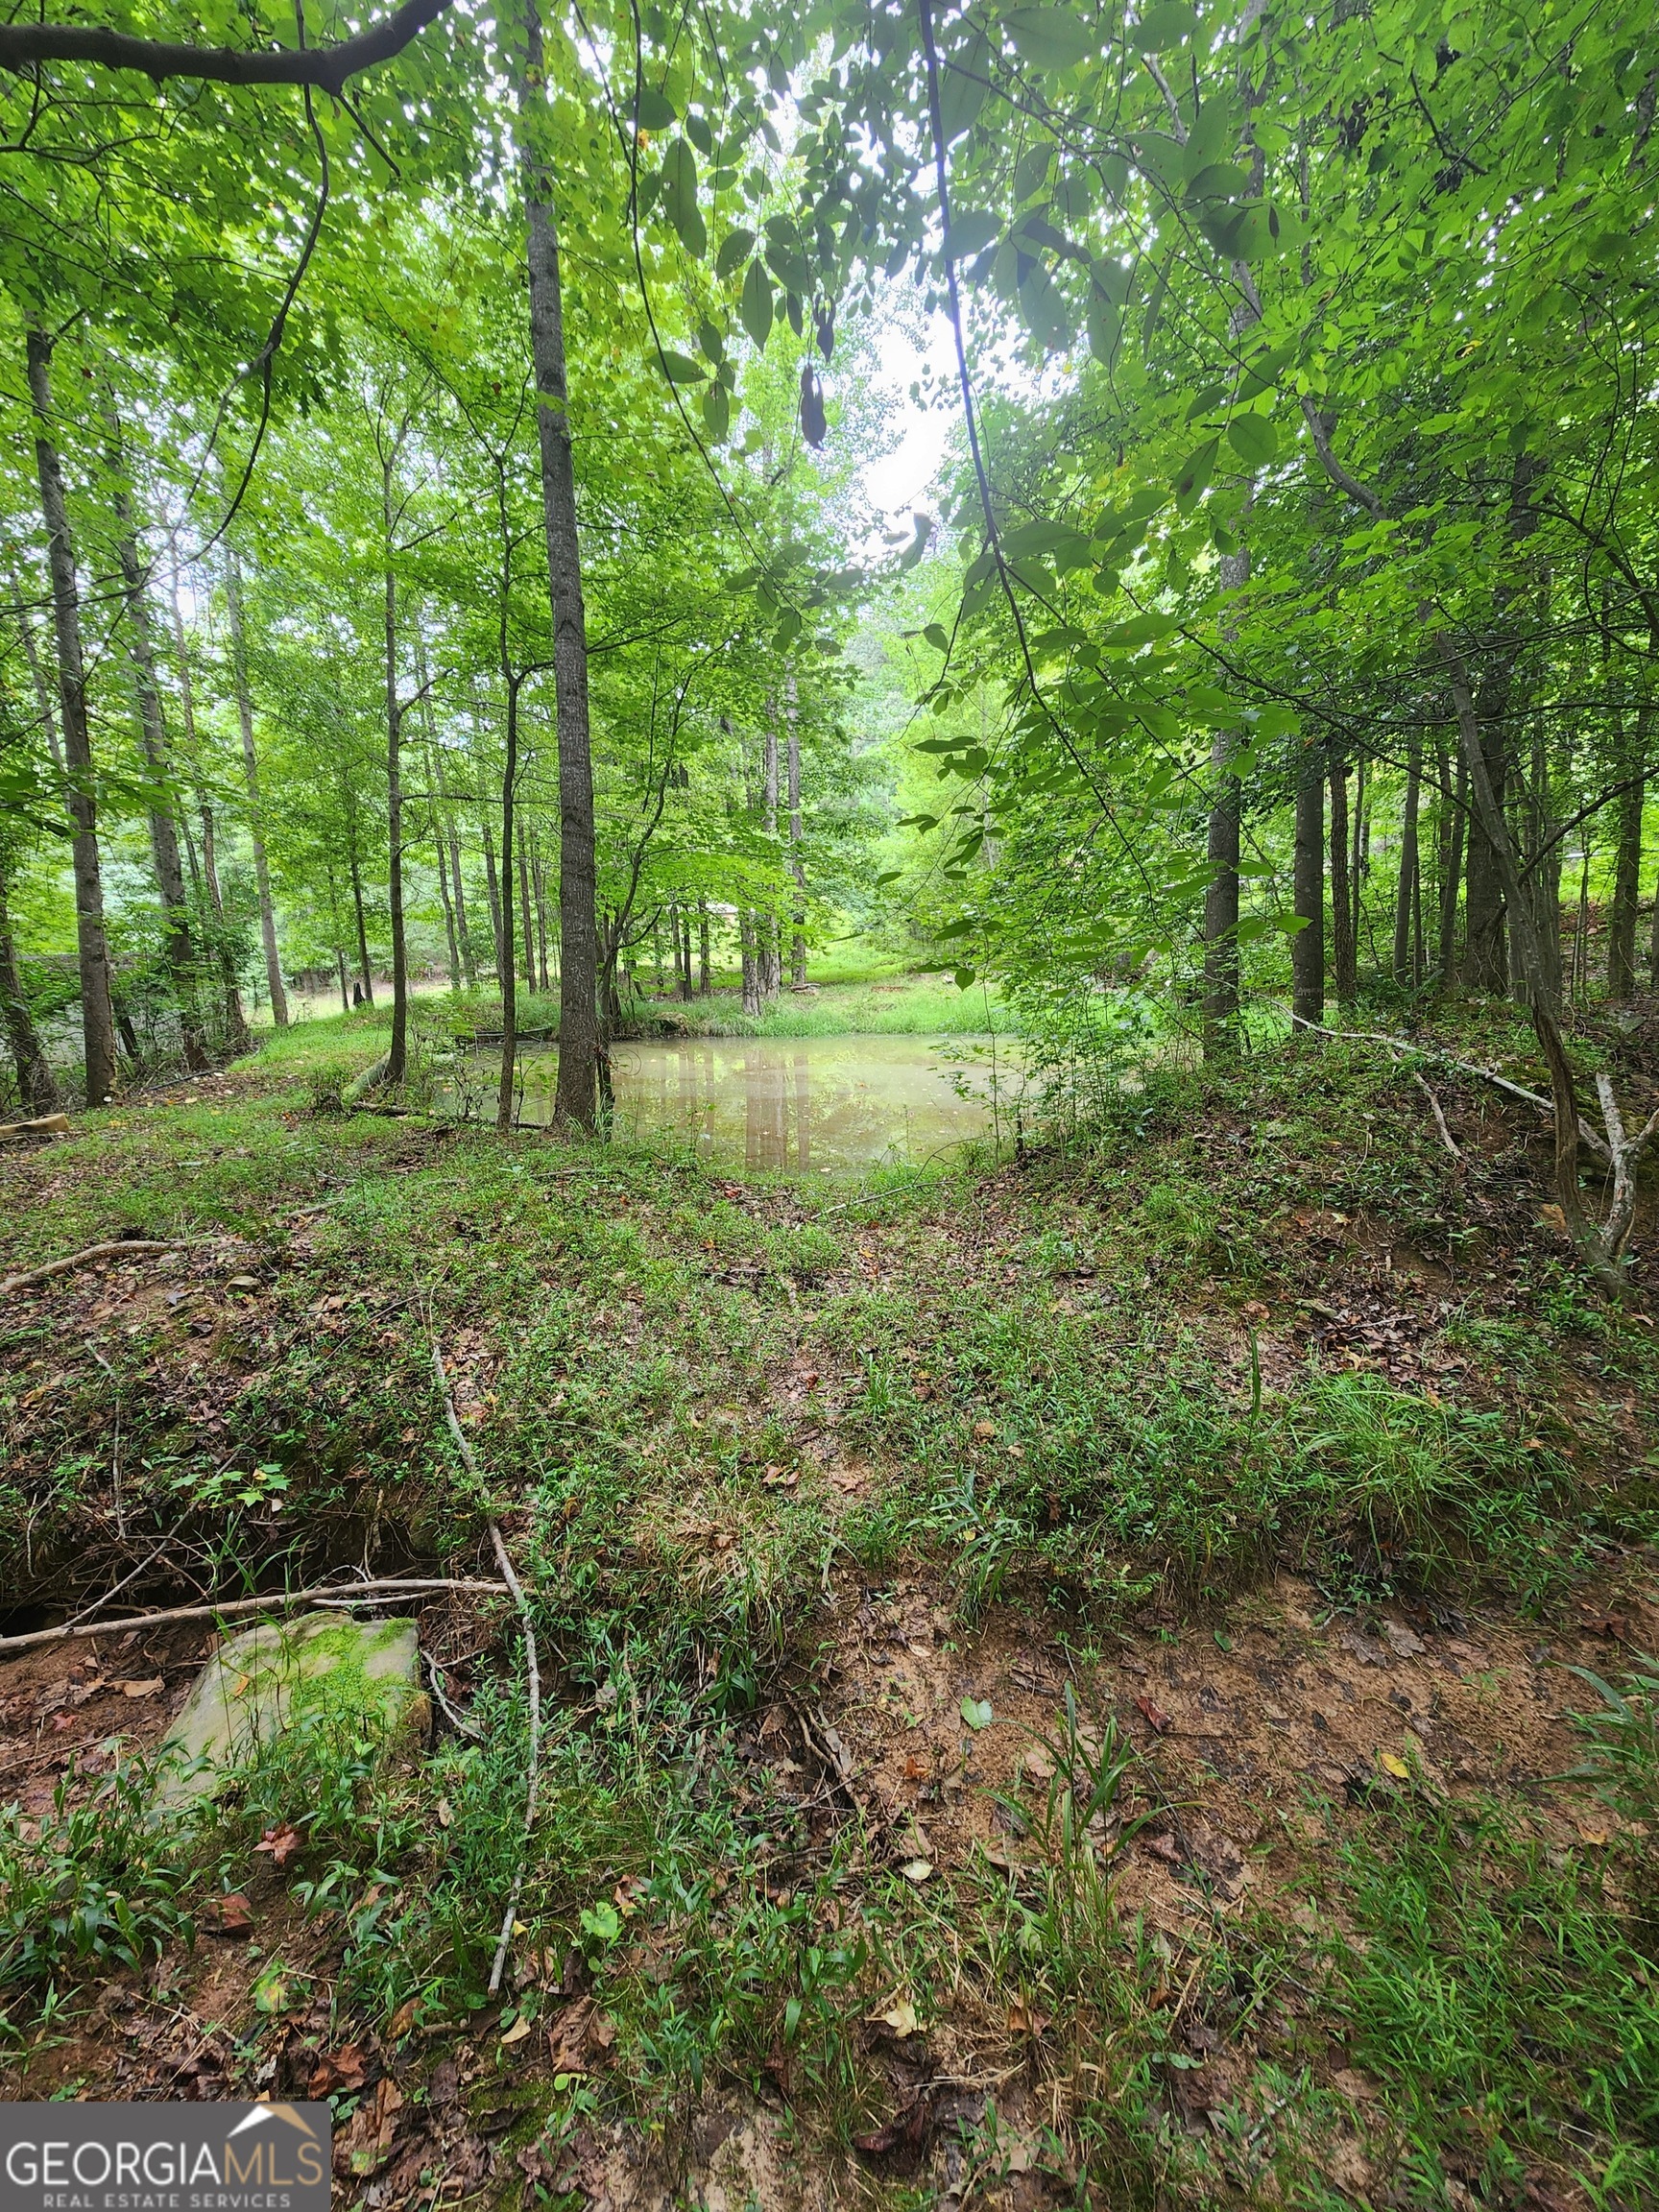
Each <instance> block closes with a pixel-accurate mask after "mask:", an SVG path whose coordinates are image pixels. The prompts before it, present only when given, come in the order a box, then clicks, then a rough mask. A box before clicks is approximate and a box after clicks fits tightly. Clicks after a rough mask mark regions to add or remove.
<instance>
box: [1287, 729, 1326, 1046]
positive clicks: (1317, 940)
mask: <svg viewBox="0 0 1659 2212" xmlns="http://www.w3.org/2000/svg"><path fill="white" fill-rule="evenodd" d="M1291 900H1292V903H1293V905H1294V908H1295V913H1296V917H1297V919H1298V921H1300V922H1302V923H1303V924H1304V926H1303V927H1302V928H1300V929H1298V930H1297V932H1296V934H1295V936H1294V937H1292V938H1291V940H1290V1019H1291V1022H1292V1023H1293V1024H1296V1023H1305V1022H1323V1021H1324V1019H1325V775H1324V763H1323V760H1322V758H1321V755H1320V751H1319V748H1318V747H1317V746H1310V747H1309V748H1308V751H1307V753H1306V754H1305V756H1304V757H1303V760H1302V763H1301V774H1300V776H1299V777H1298V780H1297V784H1296V847H1295V854H1294V859H1293V863H1292V880H1291Z"/></svg>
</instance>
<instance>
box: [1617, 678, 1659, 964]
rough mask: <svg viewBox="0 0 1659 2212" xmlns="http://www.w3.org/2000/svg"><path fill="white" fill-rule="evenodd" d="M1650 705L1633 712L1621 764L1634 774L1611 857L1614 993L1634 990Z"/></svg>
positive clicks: (1628, 774) (1623, 795)
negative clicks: (1630, 734) (1615, 850)
mask: <svg viewBox="0 0 1659 2212" xmlns="http://www.w3.org/2000/svg"><path fill="white" fill-rule="evenodd" d="M1651 715H1652V709H1651V708H1650V707H1647V706H1644V707H1643V708H1642V709H1641V710H1640V711H1639V712H1638V714H1637V715H1636V718H1635V731H1634V734H1633V736H1632V739H1631V741H1630V743H1629V744H1628V745H1626V746H1625V747H1624V748H1623V759H1622V761H1621V763H1620V766H1621V768H1622V770H1623V774H1624V775H1625V776H1626V777H1627V778H1629V779H1630V781H1629V782H1628V783H1627V785H1626V787H1625V788H1624V790H1623V791H1621V792H1620V794H1619V820H1618V830H1617V835H1618V840H1619V843H1618V850H1617V854H1616V857H1615V859H1614V863H1613V911H1612V914H1611V915H1610V916H1609V918H1608V925H1607V988H1608V990H1609V991H1610V992H1611V994H1612V995H1613V997H1614V998H1633V997H1634V995H1635V991H1636V908H1637V904H1638V902H1639V901H1640V898H1641V880H1642V802H1643V799H1644V798H1645V796H1646V790H1645V785H1646V780H1647V732H1648V726H1649V722H1650V719H1651Z"/></svg>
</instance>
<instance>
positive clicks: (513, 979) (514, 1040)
mask: <svg viewBox="0 0 1659 2212" xmlns="http://www.w3.org/2000/svg"><path fill="white" fill-rule="evenodd" d="M506 635H507V632H506V618H505V616H504V615H503V617H502V626H501V637H502V639H503V643H502V651H501V660H502V668H501V673H502V676H503V678H504V679H505V681H506V685H507V753H506V757H505V759H504V761H503V763H502V768H501V892H500V916H501V927H500V937H499V939H498V951H499V961H498V968H497V980H498V982H499V983H500V985H501V1078H500V1082H499V1083H498V1084H497V1086H496V1091H495V1126H496V1128H497V1129H498V1130H499V1131H500V1133H501V1135H502V1136H503V1137H505V1136H506V1134H507V1132H508V1131H509V1130H510V1129H511V1128H512V1126H513V1109H514V1105H515V1103H516V1101H515V1096H514V1090H515V1079H516V1076H517V1062H518V975H517V969H516V968H515V966H514V962H513V830H514V818H515V815H516V814H517V797H518V685H517V683H516V682H515V681H514V677H513V671H512V670H511V668H509V667H508V666H507V648H506V643H505V639H506ZM555 1111H557V1109H555Z"/></svg>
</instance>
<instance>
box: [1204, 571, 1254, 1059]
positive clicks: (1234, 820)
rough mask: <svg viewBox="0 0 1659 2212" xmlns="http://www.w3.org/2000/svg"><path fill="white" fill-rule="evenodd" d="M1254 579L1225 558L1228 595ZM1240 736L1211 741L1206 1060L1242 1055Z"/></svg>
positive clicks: (1223, 734) (1227, 632) (1226, 631)
mask: <svg viewBox="0 0 1659 2212" xmlns="http://www.w3.org/2000/svg"><path fill="white" fill-rule="evenodd" d="M1249 581H1250V554H1249V550H1248V548H1246V549H1244V550H1243V551H1241V552H1238V553H1224V554H1223V555H1222V557H1221V565H1220V583H1221V590H1222V593H1223V595H1226V594H1228V593H1232V592H1237V591H1241V590H1242V589H1243V588H1244V586H1245V585H1246V584H1248V583H1249ZM1234 630H1235V623H1234V621H1233V619H1232V618H1230V617H1228V618H1224V619H1223V623H1222V634H1223V636H1225V637H1231V636H1233V635H1234ZM1237 750H1238V733H1237V732H1236V731H1233V730H1218V731H1216V733H1215V734H1214V737H1213V738H1212V740H1211V745H1210V772H1211V776H1212V779H1213V784H1214V788H1213V791H1212V795H1211V801H1210V827H1209V837H1208V840H1207V843H1206V855H1207V857H1208V859H1209V862H1210V871H1211V873H1210V882H1209V885H1208V887H1207V889H1206V890H1205V893H1204V1057H1205V1059H1206V1060H1234V1059H1237V1058H1238V1046H1239V1026H1238V1024H1239V1002H1238V973H1239V970H1238V825H1239V817H1240V813H1241V810H1242V801H1243V794H1242V792H1241V790H1240V788H1239V783H1238V777H1237V776H1235V775H1234V773H1233V768H1232V761H1233V756H1234V754H1235V753H1236V752H1237Z"/></svg>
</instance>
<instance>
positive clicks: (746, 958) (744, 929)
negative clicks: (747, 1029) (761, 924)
mask: <svg viewBox="0 0 1659 2212" xmlns="http://www.w3.org/2000/svg"><path fill="white" fill-rule="evenodd" d="M737 942H738V945H739V947H740V948H741V950H742V956H743V1011H744V1013H745V1014H758V1013H759V1011H760V975H759V966H758V963H757V960H756V957H755V917H754V915H753V914H751V913H750V911H749V909H748V907H747V906H744V907H742V908H740V909H739V911H738V915H737Z"/></svg>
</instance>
